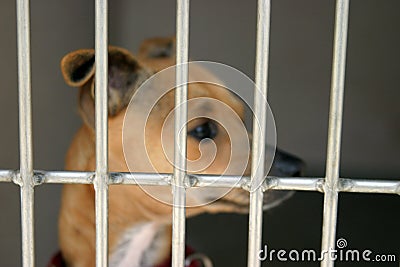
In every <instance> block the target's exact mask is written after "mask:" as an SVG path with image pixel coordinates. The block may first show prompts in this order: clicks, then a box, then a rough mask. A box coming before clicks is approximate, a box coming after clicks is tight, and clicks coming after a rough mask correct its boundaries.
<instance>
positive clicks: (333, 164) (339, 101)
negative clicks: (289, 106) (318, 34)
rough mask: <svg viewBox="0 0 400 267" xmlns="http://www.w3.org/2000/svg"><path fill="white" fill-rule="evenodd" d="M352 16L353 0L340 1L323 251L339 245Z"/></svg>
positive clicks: (325, 265)
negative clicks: (349, 26) (341, 147)
mask: <svg viewBox="0 0 400 267" xmlns="http://www.w3.org/2000/svg"><path fill="white" fill-rule="evenodd" d="M348 19H349V0H337V1H336V21H335V37H334V51H333V66H332V81H331V99H330V111H329V129H328V149H327V160H326V178H325V179H326V183H325V196H324V215H323V216H324V217H323V225H322V248H321V249H322V251H329V249H334V248H335V236H336V223H337V207H338V183H339V164H340V142H341V133H342V114H343V94H344V82H345V69H346V47H347V29H348ZM325 255H329V254H325ZM321 266H322V267H333V266H334V261H333V259H330V258H329V257H328V256H325V257H324V259H323V261H322V262H321Z"/></svg>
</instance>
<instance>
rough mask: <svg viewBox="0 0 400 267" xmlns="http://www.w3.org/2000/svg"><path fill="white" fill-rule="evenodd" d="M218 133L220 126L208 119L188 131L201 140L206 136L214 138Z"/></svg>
mask: <svg viewBox="0 0 400 267" xmlns="http://www.w3.org/2000/svg"><path fill="white" fill-rule="evenodd" d="M217 134H218V127H217V125H216V124H215V122H213V121H207V122H205V123H203V124H201V125H199V126H197V127H196V128H194V129H193V130H191V131H189V132H188V135H190V136H192V137H194V138H196V139H197V140H199V141H201V140H203V139H206V138H209V139H214V138H215V136H217Z"/></svg>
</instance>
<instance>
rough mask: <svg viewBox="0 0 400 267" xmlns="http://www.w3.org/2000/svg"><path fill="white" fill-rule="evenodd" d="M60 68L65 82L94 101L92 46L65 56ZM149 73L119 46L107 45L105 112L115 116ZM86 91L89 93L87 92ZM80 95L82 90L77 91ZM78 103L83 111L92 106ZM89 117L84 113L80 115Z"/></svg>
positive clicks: (86, 99) (93, 54) (93, 56)
mask: <svg viewBox="0 0 400 267" xmlns="http://www.w3.org/2000/svg"><path fill="white" fill-rule="evenodd" d="M61 70H62V73H63V76H64V79H65V81H66V83H67V84H68V85H70V86H73V87H79V88H81V91H84V92H83V93H84V95H88V94H91V98H89V99H90V100H91V101H92V102H93V103H94V94H95V86H94V75H95V52H94V50H93V49H81V50H77V51H74V52H71V53H69V54H68V55H66V56H65V57H64V58H63V59H62V61H61ZM150 76H151V73H150V72H149V71H148V70H146V69H145V68H144V67H143V66H142V65H141V64H140V63H139V61H138V60H136V59H135V58H134V56H133V55H132V54H131V53H130V52H129V51H127V50H125V49H122V48H119V47H112V46H110V47H109V50H108V113H109V115H110V116H114V115H116V114H117V113H118V112H119V111H121V110H122V109H123V108H124V107H126V106H127V105H128V103H129V101H130V99H131V97H132V95H133V93H134V91H135V90H136V89H137V88H138V87H139V86H140V85H141V84H142V83H143V82H144V81H145V80H146V79H147V78H149V77H150ZM87 91H90V92H87ZM81 94H82V93H81ZM85 101H86V103H80V105H81V109H83V110H82V111H83V112H84V113H90V116H91V111H90V112H89V111H86V109H87V108H84V107H87V106H91V105H94V104H93V103H87V101H88V97H85ZM83 115H84V116H89V115H88V114H83Z"/></svg>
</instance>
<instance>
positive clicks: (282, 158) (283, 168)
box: [263, 149, 305, 210]
mask: <svg viewBox="0 0 400 267" xmlns="http://www.w3.org/2000/svg"><path fill="white" fill-rule="evenodd" d="M304 167H305V164H304V162H303V161H302V160H301V159H299V158H298V157H296V156H294V155H291V154H289V153H287V152H284V151H282V150H280V149H276V152H275V157H274V162H273V163H272V166H271V170H270V172H269V174H268V175H269V176H276V177H300V176H302V175H303V172H304ZM293 193H294V191H280V190H269V191H267V192H265V194H264V206H263V208H264V210H266V209H270V208H273V207H275V206H278V205H279V204H280V203H282V202H283V201H284V200H286V199H288V198H289V197H291V196H292V195H293Z"/></svg>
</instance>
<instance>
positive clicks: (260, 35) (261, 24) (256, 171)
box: [247, 0, 271, 267]
mask: <svg viewBox="0 0 400 267" xmlns="http://www.w3.org/2000/svg"><path fill="white" fill-rule="evenodd" d="M257 12H258V16H257V17H258V20H257V48H256V49H257V50H256V66H255V68H256V69H255V74H256V77H255V82H256V88H255V92H254V113H255V114H254V118H253V144H252V159H253V160H252V162H251V181H252V183H253V184H255V185H256V186H259V185H260V184H261V183H259V181H260V180H262V179H263V177H264V159H265V142H266V139H265V138H266V112H267V106H266V103H265V99H266V97H267V86H268V60H269V39H270V21H271V1H270V0H259V1H258V8H257ZM257 90H260V93H258V92H257ZM264 97H265V98H264ZM263 195H264V194H263V190H262V187H261V186H259V187H258V188H252V191H251V192H250V213H249V241H248V259H247V266H249V267H258V266H260V260H259V258H258V252H259V250H260V248H261V237H262V219H263V218H262V214H263Z"/></svg>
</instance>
